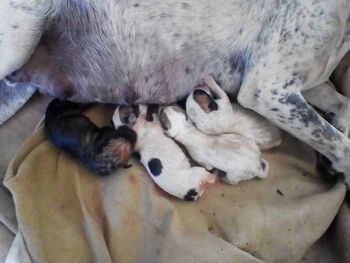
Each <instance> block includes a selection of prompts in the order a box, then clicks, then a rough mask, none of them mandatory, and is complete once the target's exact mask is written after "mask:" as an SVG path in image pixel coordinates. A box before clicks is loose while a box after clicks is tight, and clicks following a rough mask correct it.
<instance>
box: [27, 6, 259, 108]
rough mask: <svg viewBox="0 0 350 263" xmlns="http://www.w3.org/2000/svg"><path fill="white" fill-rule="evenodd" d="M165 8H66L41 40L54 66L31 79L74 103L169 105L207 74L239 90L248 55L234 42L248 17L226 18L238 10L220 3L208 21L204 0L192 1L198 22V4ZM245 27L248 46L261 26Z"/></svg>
mask: <svg viewBox="0 0 350 263" xmlns="http://www.w3.org/2000/svg"><path fill="white" fill-rule="evenodd" d="M158 2H159V4H160V5H161V2H160V1H158ZM74 3H75V2H74V1H72V3H71V4H72V5H74ZM167 3H168V4H169V5H170V6H169V5H164V6H162V7H158V6H155V5H154V4H153V5H152V6H145V5H147V3H143V4H142V5H141V4H140V6H138V7H135V6H134V5H132V4H131V3H130V4H128V5H129V6H121V5H122V3H120V4H119V3H115V2H113V7H112V9H107V8H104V7H103V5H101V6H98V7H97V6H96V7H95V8H93V7H91V8H86V9H81V8H78V7H70V8H67V9H66V10H61V13H60V16H58V17H57V18H55V20H54V21H53V23H52V25H53V26H52V28H51V29H50V31H49V32H46V33H45V34H44V37H43V40H42V41H41V45H42V46H43V47H46V50H47V54H46V55H47V57H48V59H47V60H45V61H46V62H45V63H48V64H49V66H44V67H38V70H34V73H33V74H32V75H33V76H34V77H33V76H32V81H33V82H36V84H37V85H38V86H39V87H40V90H41V92H42V93H49V94H51V95H53V96H58V97H60V96H61V97H67V98H69V99H70V100H73V101H76V102H91V101H99V102H107V103H130V102H140V103H145V102H147V103H169V102H173V101H175V100H177V99H180V98H182V97H184V96H186V95H187V94H188V93H189V91H190V90H191V89H192V88H193V87H194V86H195V85H197V84H199V82H200V81H201V78H202V77H203V75H205V74H213V75H214V76H215V78H216V79H217V80H218V81H219V82H220V84H221V86H222V87H223V88H224V89H225V90H226V91H229V92H231V93H237V91H238V89H239V87H240V85H241V82H242V76H243V75H244V68H245V65H246V63H247V61H248V57H249V52H250V51H249V47H247V45H246V44H244V45H243V44H242V43H241V42H242V41H241V40H240V38H237V35H240V34H241V33H242V30H243V29H242V28H241V24H242V23H244V19H246V18H245V17H240V16H242V15H239V14H238V15H237V13H238V12H235V13H236V16H239V17H235V18H232V17H228V18H225V19H222V18H221V17H220V12H223V11H225V12H228V10H230V9H232V13H234V12H233V11H234V8H236V6H234V5H232V4H231V3H229V2H226V7H221V6H218V5H216V6H215V8H216V9H217V10H216V13H217V18H216V19H210V20H209V19H205V18H206V16H205V13H206V9H205V6H204V7H203V4H202V2H200V1H192V2H191V5H198V6H199V7H200V8H201V10H196V12H197V14H196V17H194V18H195V19H194V18H193V17H192V18H191V14H193V12H194V9H193V8H195V6H193V7H192V9H191V8H189V7H188V6H187V5H185V4H182V3H180V2H178V1H174V3H176V7H173V8H171V5H175V4H173V2H171V1H167ZM124 4H125V3H124ZM119 5H120V6H119ZM149 5H151V4H149ZM206 5H208V4H206ZM219 7H220V8H219ZM174 8H176V9H178V10H177V12H175V10H174ZM207 8H208V9H210V8H214V7H211V6H209V7H207ZM221 9H223V10H221ZM72 10H74V12H78V13H74V14H71V12H72ZM79 12H81V13H79ZM202 13H203V14H202ZM77 17H79V20H75V19H76V18H77ZM202 17H203V18H202ZM85 18H89V19H85ZM84 19H85V20H84ZM190 19H192V20H190ZM193 20H196V21H193ZM230 20H232V21H230ZM233 20H234V21H233ZM236 20H239V21H240V22H239V23H237V21H236ZM228 25H229V26H228ZM208 28H210V30H208ZM245 30H246V31H247V36H249V39H248V41H247V39H245V41H244V43H249V42H250V38H251V39H254V35H255V33H256V32H255V31H258V28H256V27H255V26H251V28H250V27H246V28H245ZM248 31H250V32H248ZM249 33H250V34H249ZM246 38H247V37H246ZM240 41H241V42H240ZM35 55H36V54H34V55H33V57H32V59H35V58H34V56H35ZM41 55H42V54H41ZM35 66H37V65H35ZM48 69H49V70H48Z"/></svg>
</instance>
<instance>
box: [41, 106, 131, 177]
mask: <svg viewBox="0 0 350 263" xmlns="http://www.w3.org/2000/svg"><path fill="white" fill-rule="evenodd" d="M84 107H85V106H82V105H81V104H77V103H73V102H68V101H60V100H59V99H54V100H53V101H52V102H51V103H50V104H49V105H48V107H47V110H46V114H45V127H44V129H45V132H46V134H47V136H48V138H49V139H50V141H51V142H52V143H53V144H54V145H56V146H57V147H58V148H60V149H62V150H64V151H65V152H68V153H69V154H71V155H72V156H73V157H75V158H77V159H79V160H80V161H81V162H82V164H83V165H84V166H85V167H87V168H88V169H90V170H91V171H93V172H96V173H97V174H99V175H102V176H103V175H108V174H110V173H111V172H112V171H114V170H115V169H117V168H121V167H125V166H126V165H127V163H128V161H129V159H130V157H131V154H132V152H133V147H134V145H135V142H136V133H135V132H134V131H133V130H132V129H130V128H128V127H127V126H121V127H120V128H118V129H117V130H115V129H113V128H112V127H103V128H98V127H97V126H96V125H95V124H94V123H93V122H91V121H90V120H89V119H88V118H87V117H86V116H84V115H82V111H83V109H84Z"/></svg>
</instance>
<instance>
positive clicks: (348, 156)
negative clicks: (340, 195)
mask: <svg viewBox="0 0 350 263" xmlns="http://www.w3.org/2000/svg"><path fill="white" fill-rule="evenodd" d="M278 78H279V81H276V79H275V78H273V77H271V79H270V80H269V81H266V79H265V82H264V85H260V86H259V85H258V87H254V86H245V87H243V88H241V90H240V93H239V94H238V101H239V102H240V103H241V105H243V106H244V107H247V108H250V109H253V110H255V111H256V112H258V113H259V114H261V115H262V116H264V117H265V118H267V119H269V120H270V121H272V122H273V123H275V124H276V125H278V126H279V127H280V128H282V129H284V130H286V131H287V132H289V133H290V134H291V135H293V136H295V137H297V138H298V139H300V140H301V141H303V142H305V143H307V144H308V145H310V146H311V147H313V148H314V149H316V150H317V151H318V152H320V153H322V154H323V155H325V156H326V157H327V158H328V159H330V160H331V161H332V163H333V167H334V168H335V169H336V170H338V171H340V172H344V173H345V175H346V176H345V179H346V180H347V182H348V183H350V140H349V139H348V138H347V137H346V136H344V134H342V133H341V132H340V131H338V130H337V129H336V128H335V127H333V126H332V125H331V124H330V123H328V122H327V121H326V120H324V119H323V118H322V117H321V116H320V115H319V114H318V113H317V112H316V111H315V110H314V109H313V108H312V107H311V106H310V105H309V104H308V103H307V102H306V100H305V99H304V98H303V96H302V95H301V93H300V89H299V88H298V87H297V85H296V84H295V83H296V81H294V82H292V83H290V82H289V83H288V82H287V81H286V83H288V85H287V88H285V87H286V83H283V82H281V81H280V80H281V75H279V76H278ZM270 81H271V82H270ZM269 84H270V85H269Z"/></svg>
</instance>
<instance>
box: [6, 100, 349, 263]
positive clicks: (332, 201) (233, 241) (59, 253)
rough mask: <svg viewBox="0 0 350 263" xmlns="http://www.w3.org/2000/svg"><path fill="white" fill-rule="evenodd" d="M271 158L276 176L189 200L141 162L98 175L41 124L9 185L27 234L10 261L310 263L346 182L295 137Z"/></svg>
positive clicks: (105, 113)
mask: <svg viewBox="0 0 350 263" xmlns="http://www.w3.org/2000/svg"><path fill="white" fill-rule="evenodd" d="M112 111H113V107H112V106H111V107H109V106H102V105H98V106H96V107H94V108H93V109H91V110H90V111H89V112H88V114H87V115H88V116H89V117H90V118H91V119H93V120H94V121H95V122H96V123H97V124H98V125H103V124H106V123H108V122H109V120H110V118H111V113H112ZM264 157H265V158H266V159H267V160H268V161H269V162H270V173H269V176H268V178H266V179H263V180H259V179H254V180H251V181H246V182H241V183H239V184H238V185H237V186H232V185H227V184H221V183H217V184H215V185H212V186H210V187H208V189H207V191H206V192H205V194H204V196H203V197H202V198H201V199H200V200H198V201H196V202H186V201H182V200H179V199H176V198H173V197H171V196H169V195H168V194H166V193H164V192H163V191H162V190H160V189H159V188H158V187H157V186H155V184H154V183H153V181H152V180H151V178H150V177H149V176H148V175H147V172H146V170H145V169H144V168H143V167H142V166H141V165H140V164H138V163H136V162H134V165H133V166H132V167H131V168H129V169H126V170H120V171H118V172H117V173H115V174H113V175H111V176H108V177H97V176H96V175H94V174H92V173H91V172H89V171H88V170H86V169H85V168H84V167H82V166H81V165H80V164H79V163H78V162H77V161H76V160H74V159H72V158H71V157H70V156H69V155H67V154H65V153H64V152H62V151H60V150H58V149H57V148H55V147H54V146H53V145H52V144H51V143H50V142H49V141H48V140H47V139H46V138H45V136H44V134H43V130H42V127H41V126H40V127H39V128H38V129H37V130H36V131H35V132H34V133H33V135H32V136H30V137H29V138H28V139H27V140H26V142H25V143H24V145H23V146H22V147H21V149H20V150H19V152H18V153H17V155H16V156H15V158H14V159H13V160H12V162H11V164H10V166H9V169H8V171H7V174H6V178H5V185H6V186H7V187H8V188H9V190H10V191H11V193H12V194H13V198H14V201H15V205H16V214H17V219H18V228H19V232H18V235H17V238H16V241H15V245H14V246H13V248H12V250H11V252H10V255H9V261H8V262H10V260H17V259H19V258H20V259H21V262H50V263H56V262H62V263H68V262H74V263H75V262H84V263H88V262H101V263H108V262H121V263H127V262H133V263H136V262H144V263H156V262H159V263H171V262H174V263H187V262H189V263H197V262H200V263H204V262H238V263H244V262H282V263H288V262H300V261H303V257H304V256H305V253H306V252H307V251H308V249H309V248H310V247H311V246H312V245H313V244H314V243H315V242H316V241H317V240H318V239H319V238H320V237H321V236H322V235H323V234H324V232H325V231H326V230H327V228H328V227H329V225H330V224H331V222H332V220H333V219H334V217H335V215H336V213H337V211H338V209H339V207H340V205H341V204H342V201H343V199H344V195H345V185H344V184H343V183H342V182H338V183H336V184H329V183H326V182H324V181H323V180H322V179H321V178H320V177H319V176H317V175H316V173H315V169H314V167H315V154H314V151H313V150H312V149H310V148H309V147H307V146H306V145H304V144H302V143H301V142H299V141H297V140H296V139H294V138H292V137H290V136H287V135H284V138H283V144H282V145H281V146H280V147H278V148H276V149H274V150H271V151H268V152H265V153H264ZM334 262H336V261H334Z"/></svg>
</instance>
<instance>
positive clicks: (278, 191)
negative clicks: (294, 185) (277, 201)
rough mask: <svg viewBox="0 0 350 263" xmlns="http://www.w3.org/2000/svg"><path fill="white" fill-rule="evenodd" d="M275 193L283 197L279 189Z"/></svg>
mask: <svg viewBox="0 0 350 263" xmlns="http://www.w3.org/2000/svg"><path fill="white" fill-rule="evenodd" d="M276 193H277V194H279V195H280V196H284V194H283V193H282V191H281V190H280V189H277V190H276Z"/></svg>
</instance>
